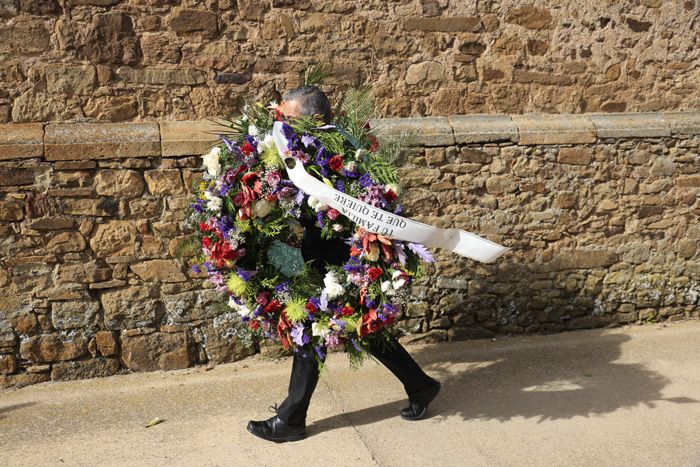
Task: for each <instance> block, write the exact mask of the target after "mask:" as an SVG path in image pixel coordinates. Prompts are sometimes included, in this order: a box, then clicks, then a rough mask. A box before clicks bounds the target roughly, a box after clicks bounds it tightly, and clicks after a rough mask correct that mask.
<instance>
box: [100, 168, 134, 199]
mask: <svg viewBox="0 0 700 467" xmlns="http://www.w3.org/2000/svg"><path fill="white" fill-rule="evenodd" d="M95 189H96V191H97V194H99V195H104V196H114V197H118V198H133V197H135V196H141V194H143V180H142V179H141V176H140V175H139V173H138V172H136V171H135V170H123V169H122V170H102V171H100V172H99V173H98V174H97V176H96V177H95Z"/></svg>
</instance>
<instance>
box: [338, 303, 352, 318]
mask: <svg viewBox="0 0 700 467" xmlns="http://www.w3.org/2000/svg"><path fill="white" fill-rule="evenodd" d="M354 313H355V310H354V309H353V308H352V307H351V306H349V305H345V306H344V307H343V308H342V310H340V314H341V315H343V316H352V315H353V314H354Z"/></svg>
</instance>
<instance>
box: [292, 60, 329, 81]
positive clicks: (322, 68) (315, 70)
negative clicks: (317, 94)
mask: <svg viewBox="0 0 700 467" xmlns="http://www.w3.org/2000/svg"><path fill="white" fill-rule="evenodd" d="M329 76H331V70H330V67H329V66H328V65H326V64H325V63H322V64H320V65H318V64H312V65H310V66H309V67H307V68H304V69H303V70H301V71H300V72H299V86H307V85H312V84H316V85H318V84H321V83H323V81H325V80H326V78H328V77H329Z"/></svg>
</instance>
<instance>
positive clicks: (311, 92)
mask: <svg viewBox="0 0 700 467" xmlns="http://www.w3.org/2000/svg"><path fill="white" fill-rule="evenodd" d="M278 109H279V111H280V112H282V114H283V115H284V116H285V117H298V116H299V115H320V116H321V118H322V119H323V121H324V123H330V121H331V118H332V111H331V103H330V101H329V100H328V97H326V95H325V94H324V93H323V91H321V90H320V89H319V88H317V87H316V86H299V87H298V88H296V89H292V90H291V91H289V92H288V93H287V94H285V95H284V97H283V98H282V102H281V103H280V105H279V107H278Z"/></svg>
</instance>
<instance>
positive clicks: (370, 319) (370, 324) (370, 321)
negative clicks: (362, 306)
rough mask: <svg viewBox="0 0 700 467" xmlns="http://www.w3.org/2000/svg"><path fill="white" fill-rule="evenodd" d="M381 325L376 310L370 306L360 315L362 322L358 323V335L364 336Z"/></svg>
mask: <svg viewBox="0 0 700 467" xmlns="http://www.w3.org/2000/svg"><path fill="white" fill-rule="evenodd" d="M381 327H382V321H381V320H380V319H379V317H378V316H377V310H376V309H374V308H371V309H370V310H369V311H368V312H367V313H365V314H364V315H362V324H360V337H365V336H366V335H367V334H370V333H373V332H375V331H377V330H378V329H379V328H381Z"/></svg>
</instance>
